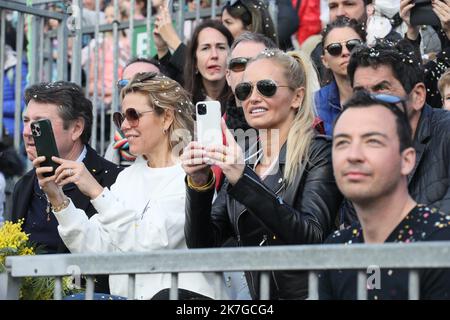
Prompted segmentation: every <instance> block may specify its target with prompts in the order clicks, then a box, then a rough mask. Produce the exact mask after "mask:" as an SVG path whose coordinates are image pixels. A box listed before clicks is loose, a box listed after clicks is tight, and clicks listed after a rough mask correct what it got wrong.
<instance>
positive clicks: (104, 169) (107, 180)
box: [11, 145, 121, 293]
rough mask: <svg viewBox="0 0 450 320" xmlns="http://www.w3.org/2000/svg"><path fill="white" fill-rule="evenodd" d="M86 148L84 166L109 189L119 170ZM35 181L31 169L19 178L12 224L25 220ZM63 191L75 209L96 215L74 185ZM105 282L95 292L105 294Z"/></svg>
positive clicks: (60, 249)
mask: <svg viewBox="0 0 450 320" xmlns="http://www.w3.org/2000/svg"><path fill="white" fill-rule="evenodd" d="M86 148H87V153H86V157H85V158H84V160H83V162H84V165H85V166H86V168H87V169H88V170H89V171H90V172H91V173H92V175H93V176H94V177H95V179H96V180H97V181H98V183H100V185H102V186H103V187H110V186H111V185H112V184H113V183H114V182H115V181H116V178H117V175H118V174H119V172H120V171H121V169H120V168H119V167H118V166H117V165H115V164H114V163H112V162H109V161H107V160H105V159H104V158H102V157H101V156H99V155H98V154H97V152H96V151H95V150H94V149H92V148H91V147H90V146H88V145H87V146H86ZM36 179H37V178H36V171H35V169H33V170H31V171H29V172H27V173H26V174H25V175H24V176H23V177H22V178H20V180H19V181H17V183H16V185H15V186H14V192H13V209H12V216H11V220H12V221H13V222H17V220H19V219H22V218H24V219H27V214H28V207H29V205H30V201H31V199H32V193H33V192H34V184H35V181H36ZM63 191H64V193H65V194H66V195H67V196H68V197H70V199H71V200H72V202H73V203H74V205H75V207H77V208H79V209H81V210H84V212H86V215H87V216H88V217H89V218H90V217H91V216H93V215H94V214H95V213H96V210H95V208H94V207H93V206H92V204H91V201H90V199H89V198H88V197H87V196H85V195H84V194H82V193H81V191H80V190H78V188H77V187H76V186H75V185H74V184H71V185H67V186H66V187H64V189H63ZM43 214H44V213H43ZM59 243H60V245H59V246H58V253H68V252H69V250H68V249H67V247H66V246H65V245H64V243H63V241H62V239H61V238H59ZM38 245H39V244H38ZM105 280H106V281H100V282H101V283H99V285H96V290H98V292H102V293H106V292H107V291H105V290H109V289H107V278H106V277H105Z"/></svg>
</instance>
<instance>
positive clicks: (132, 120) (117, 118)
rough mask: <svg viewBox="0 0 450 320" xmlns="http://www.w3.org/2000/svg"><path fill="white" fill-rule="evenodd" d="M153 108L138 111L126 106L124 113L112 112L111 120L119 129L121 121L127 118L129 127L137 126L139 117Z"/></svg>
mask: <svg viewBox="0 0 450 320" xmlns="http://www.w3.org/2000/svg"><path fill="white" fill-rule="evenodd" d="M153 111H154V110H148V111H142V112H138V111H137V110H136V109H135V108H128V109H127V110H125V113H122V112H114V113H113V122H114V124H115V125H116V126H117V128H119V129H120V127H121V126H122V123H123V122H124V121H125V119H127V121H128V124H129V125H130V127H133V128H135V127H137V126H138V125H139V119H140V118H141V117H142V116H143V115H144V113H147V112H153Z"/></svg>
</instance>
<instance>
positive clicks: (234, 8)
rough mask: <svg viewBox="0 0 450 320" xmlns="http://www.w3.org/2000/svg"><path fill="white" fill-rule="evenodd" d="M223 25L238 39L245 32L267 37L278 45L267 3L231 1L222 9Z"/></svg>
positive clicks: (254, 0)
mask: <svg viewBox="0 0 450 320" xmlns="http://www.w3.org/2000/svg"><path fill="white" fill-rule="evenodd" d="M222 23H223V25H224V26H225V27H227V29H228V30H230V32H231V34H232V35H233V38H234V39H236V38H237V37H238V36H239V35H240V34H241V33H243V32H244V31H250V32H256V33H261V34H263V35H265V36H266V37H268V38H270V39H271V40H273V41H274V42H275V43H276V44H278V36H277V34H276V31H275V26H274V23H273V21H272V18H271V16H270V13H269V10H268V7H267V5H266V4H265V2H263V1H257V0H230V1H227V2H226V3H225V5H224V6H223V8H222Z"/></svg>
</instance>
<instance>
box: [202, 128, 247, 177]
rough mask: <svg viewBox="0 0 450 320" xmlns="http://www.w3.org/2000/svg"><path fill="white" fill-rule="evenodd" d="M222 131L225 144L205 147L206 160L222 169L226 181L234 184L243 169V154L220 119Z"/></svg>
mask: <svg viewBox="0 0 450 320" xmlns="http://www.w3.org/2000/svg"><path fill="white" fill-rule="evenodd" d="M222 132H224V133H225V136H226V139H227V145H226V146H211V147H207V148H206V162H207V163H210V164H214V165H216V166H218V167H219V168H220V169H222V171H223V173H224V174H225V176H226V177H227V179H228V181H229V182H230V183H231V184H232V185H235V184H236V183H237V182H238V180H239V179H240V178H241V177H242V174H243V172H244V169H245V161H244V155H243V152H242V149H241V147H240V146H239V145H238V144H237V143H236V141H235V140H234V137H233V135H232V134H231V132H230V131H229V130H228V128H227V125H226V124H225V121H224V120H223V119H222Z"/></svg>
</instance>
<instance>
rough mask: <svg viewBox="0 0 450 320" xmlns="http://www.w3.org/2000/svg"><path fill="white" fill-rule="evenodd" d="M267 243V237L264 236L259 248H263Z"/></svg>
mask: <svg viewBox="0 0 450 320" xmlns="http://www.w3.org/2000/svg"><path fill="white" fill-rule="evenodd" d="M265 242H267V235H266V234H265V235H263V239H262V241H261V242H260V243H259V246H260V247H261V246H262V245H263V244H264V243H265Z"/></svg>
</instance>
